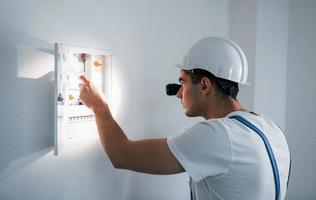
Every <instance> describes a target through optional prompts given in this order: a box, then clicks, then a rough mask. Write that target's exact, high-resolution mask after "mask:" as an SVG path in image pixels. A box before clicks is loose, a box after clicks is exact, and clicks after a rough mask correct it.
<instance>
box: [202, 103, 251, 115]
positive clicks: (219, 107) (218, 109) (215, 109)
mask: <svg viewBox="0 0 316 200" xmlns="http://www.w3.org/2000/svg"><path fill="white" fill-rule="evenodd" d="M234 111H246V109H244V108H243V107H242V106H241V104H240V103H239V102H238V101H237V100H230V101H228V102H225V103H214V104H213V105H211V106H210V107H209V109H207V112H206V113H205V114H204V115H203V117H204V119H213V118H223V117H225V116H226V115H228V114H229V113H231V112H234Z"/></svg>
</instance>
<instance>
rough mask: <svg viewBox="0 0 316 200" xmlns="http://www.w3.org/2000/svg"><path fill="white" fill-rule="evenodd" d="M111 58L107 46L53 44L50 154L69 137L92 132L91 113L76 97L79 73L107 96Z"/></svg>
mask: <svg viewBox="0 0 316 200" xmlns="http://www.w3.org/2000/svg"><path fill="white" fill-rule="evenodd" d="M112 59H113V57H112V54H111V53H110V52H109V51H107V50H102V49H93V48H83V47H75V46H72V45H65V44H60V43H56V44H55V79H54V80H55V101H54V111H55V112H54V113H55V114H54V155H58V154H59V153H60V151H61V149H62V148H63V146H65V145H67V144H69V145H70V144H71V140H76V139H77V140H78V139H83V138H85V137H92V135H93V134H96V131H97V130H96V124H95V116H94V114H93V112H92V111H91V110H90V109H89V108H87V107H86V106H85V105H84V104H83V102H82V101H81V100H80V98H79V95H80V88H79V83H80V79H79V77H80V75H85V76H86V77H87V78H88V79H89V80H90V81H92V82H93V84H94V85H95V86H96V87H98V88H99V89H100V90H102V91H103V93H104V95H105V98H106V99H107V100H110V95H111V78H112V76H111V71H112ZM109 103H110V102H109Z"/></svg>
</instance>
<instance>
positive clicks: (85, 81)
mask: <svg viewBox="0 0 316 200" xmlns="http://www.w3.org/2000/svg"><path fill="white" fill-rule="evenodd" d="M80 80H82V82H84V83H85V84H89V83H90V81H89V80H88V79H87V78H86V77H85V76H84V75H81V76H80Z"/></svg>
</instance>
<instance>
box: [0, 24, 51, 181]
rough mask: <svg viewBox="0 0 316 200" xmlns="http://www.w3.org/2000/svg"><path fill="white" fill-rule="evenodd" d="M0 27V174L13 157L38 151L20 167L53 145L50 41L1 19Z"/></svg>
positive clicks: (16, 157) (15, 158)
mask: <svg viewBox="0 0 316 200" xmlns="http://www.w3.org/2000/svg"><path fill="white" fill-rule="evenodd" d="M0 27H1V30H0V32H1V34H2V36H1V37H0V69H1V73H0V91H1V98H0V110H1V116H0V124H1V126H0V127H1V129H0V133H1V134H0V175H1V174H2V173H3V171H4V170H5V169H6V168H7V167H8V166H9V165H10V163H12V162H13V161H15V160H17V159H19V158H21V157H25V156H28V155H30V154H34V155H37V157H34V156H31V158H30V159H29V160H27V161H24V162H23V164H21V166H19V169H22V168H24V167H25V166H27V165H28V164H30V163H31V162H32V161H34V160H36V159H37V158H38V157H40V156H41V155H38V154H36V153H37V152H39V151H41V152H42V154H45V151H43V150H44V149H46V151H47V150H49V149H51V148H52V146H53V116H52V113H53V90H54V89H53V88H54V87H53V78H52V77H53V71H52V70H53V65H54V62H53V55H52V52H53V45H52V44H49V43H47V42H45V41H42V40H39V39H37V38H35V37H33V36H31V35H30V34H28V33H24V32H22V31H19V30H17V29H15V28H13V27H10V26H8V25H6V24H3V23H1V22H0ZM34 56H35V57H34ZM43 56H44V57H46V58H48V59H46V61H49V60H51V61H52V62H46V61H45V60H43V59H42V57H43ZM41 59H42V61H41V62H38V61H39V60H41ZM45 62H46V64H45ZM28 69H30V70H31V72H28ZM37 71H39V72H40V73H37ZM36 73H37V74H36ZM19 169H15V171H18V170H19ZM12 173H14V172H12ZM0 178H1V177H0Z"/></svg>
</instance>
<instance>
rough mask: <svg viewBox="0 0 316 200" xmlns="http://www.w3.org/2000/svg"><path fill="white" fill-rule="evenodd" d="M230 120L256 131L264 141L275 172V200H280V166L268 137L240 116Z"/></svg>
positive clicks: (232, 117)
mask: <svg viewBox="0 0 316 200" xmlns="http://www.w3.org/2000/svg"><path fill="white" fill-rule="evenodd" d="M229 118H230V119H235V120H237V121H239V122H240V123H242V124H244V125H245V126H247V127H248V128H250V129H252V130H253V131H255V132H256V133H257V134H258V135H259V136H260V138H261V139H262V141H263V143H264V145H265V147H266V150H267V153H268V156H269V159H270V163H271V166H272V170H273V176H274V183H275V184H274V185H275V200H278V198H279V195H280V177H279V171H278V165H277V163H276V160H275V157H274V154H273V151H272V148H271V146H270V143H269V141H268V139H267V137H266V136H265V135H264V133H263V132H261V131H260V130H259V129H258V128H257V127H256V126H254V125H253V124H252V123H250V122H249V121H248V120H246V119H245V118H243V117H241V116H239V115H234V116H231V117H229Z"/></svg>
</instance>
